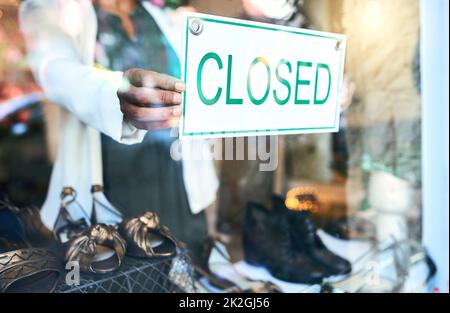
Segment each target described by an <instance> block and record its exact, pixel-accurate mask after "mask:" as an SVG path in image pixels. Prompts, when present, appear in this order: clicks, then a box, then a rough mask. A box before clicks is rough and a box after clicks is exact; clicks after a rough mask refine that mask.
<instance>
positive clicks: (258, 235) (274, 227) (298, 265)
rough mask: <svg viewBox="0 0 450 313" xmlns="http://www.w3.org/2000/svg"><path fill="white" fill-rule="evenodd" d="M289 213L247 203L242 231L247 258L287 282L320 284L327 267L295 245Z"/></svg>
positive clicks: (250, 262) (249, 261) (251, 262)
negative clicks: (280, 212) (299, 250)
mask: <svg viewBox="0 0 450 313" xmlns="http://www.w3.org/2000/svg"><path fill="white" fill-rule="evenodd" d="M286 216H287V215H285V214H278V212H277V211H275V210H270V209H266V208H265V207H264V206H262V205H259V204H257V203H252V202H250V203H248V204H247V208H246V213H245V221H244V231H243V244H244V253H245V260H246V261H247V263H249V264H252V265H260V266H264V267H266V268H267V269H268V270H269V271H270V273H271V274H272V275H273V276H274V277H276V278H278V279H281V280H284V281H288V282H294V283H302V284H317V283H321V281H322V279H323V278H324V276H325V275H324V271H325V269H324V268H323V267H322V266H321V265H320V264H318V263H315V262H313V261H312V260H311V258H310V257H309V256H308V255H306V254H304V253H300V252H298V251H297V250H296V249H295V248H294V246H293V241H292V238H291V234H290V228H289V224H288V222H287V219H286Z"/></svg>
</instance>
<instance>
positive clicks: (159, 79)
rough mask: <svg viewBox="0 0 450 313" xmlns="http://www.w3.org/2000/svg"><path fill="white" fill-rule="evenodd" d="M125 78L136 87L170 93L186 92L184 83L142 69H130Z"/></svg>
mask: <svg viewBox="0 0 450 313" xmlns="http://www.w3.org/2000/svg"><path fill="white" fill-rule="evenodd" d="M127 77H128V79H129V80H130V82H131V84H132V85H134V86H136V87H149V88H160V89H164V90H170V91H178V92H183V91H185V90H186V88H185V85H184V83H183V82H182V81H181V80H179V79H177V78H175V77H172V76H169V75H166V74H161V73H157V72H152V71H145V70H142V69H130V70H128V71H127Z"/></svg>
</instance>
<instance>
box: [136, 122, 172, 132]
mask: <svg viewBox="0 0 450 313" xmlns="http://www.w3.org/2000/svg"><path fill="white" fill-rule="evenodd" d="M132 124H133V125H134V126H135V127H136V128H138V129H144V130H156V129H167V128H174V127H177V126H178V124H177V123H174V122H172V121H167V122H148V123H145V122H132Z"/></svg>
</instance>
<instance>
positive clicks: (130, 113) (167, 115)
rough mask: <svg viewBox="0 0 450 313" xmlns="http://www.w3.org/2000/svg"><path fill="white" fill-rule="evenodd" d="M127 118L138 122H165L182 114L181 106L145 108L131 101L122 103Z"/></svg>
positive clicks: (122, 109)
mask: <svg viewBox="0 0 450 313" xmlns="http://www.w3.org/2000/svg"><path fill="white" fill-rule="evenodd" d="M120 109H121V111H122V113H123V114H124V116H125V118H126V119H128V120H131V121H136V122H164V121H167V120H170V119H172V118H178V117H180V116H181V108H180V107H173V108H172V107H170V108H144V107H139V106H136V105H133V104H130V103H124V104H121V106H120Z"/></svg>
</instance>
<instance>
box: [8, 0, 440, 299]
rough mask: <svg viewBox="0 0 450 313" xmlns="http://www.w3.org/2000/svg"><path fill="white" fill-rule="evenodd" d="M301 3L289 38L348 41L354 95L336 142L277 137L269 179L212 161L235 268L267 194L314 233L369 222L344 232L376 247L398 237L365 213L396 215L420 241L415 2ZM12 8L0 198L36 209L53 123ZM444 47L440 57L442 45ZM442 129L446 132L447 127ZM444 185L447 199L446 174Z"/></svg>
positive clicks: (219, 220)
mask: <svg viewBox="0 0 450 313" xmlns="http://www.w3.org/2000/svg"><path fill="white" fill-rule="evenodd" d="M432 2H433V1H432ZM300 3H301V7H300V9H299V12H300V14H301V16H302V19H301V22H299V23H298V26H302V27H308V28H312V29H317V30H323V31H330V32H336V33H343V34H345V35H346V36H347V38H348V45H347V57H346V66H345V72H346V73H345V74H346V77H347V79H348V81H349V82H350V83H351V86H352V88H354V90H355V92H354V95H353V100H352V101H351V102H352V103H351V105H350V106H349V108H348V109H347V110H346V111H345V112H344V113H343V115H342V121H341V125H342V126H341V131H340V132H339V133H338V134H316V135H300V136H283V137H280V144H281V151H280V163H279V168H278V170H277V171H276V172H275V173H272V174H270V175H269V174H267V175H265V174H261V173H258V171H257V170H256V168H257V167H256V166H255V165H254V162H250V161H220V162H219V163H218V164H217V168H218V170H219V172H220V181H221V185H220V190H219V195H218V199H219V200H218V204H217V208H216V209H215V210H214V211H213V212H212V213H210V216H212V217H211V218H210V223H211V224H212V226H211V228H212V229H213V230H212V231H213V232H217V233H219V234H221V235H222V236H224V237H225V238H226V240H227V241H228V242H229V244H230V246H231V247H233V246H234V247H236V248H235V249H233V248H231V250H232V251H233V258H235V259H236V260H239V259H240V258H242V252H241V251H240V249H239V247H240V242H239V240H240V233H241V231H242V229H241V228H242V225H241V224H242V222H241V221H242V214H243V211H244V207H245V204H246V203H247V201H249V200H255V199H257V200H259V201H262V202H264V197H267V196H270V195H271V194H272V193H281V194H286V193H287V192H288V191H289V190H292V188H309V189H307V190H312V192H313V193H314V194H315V196H316V197H317V200H318V202H319V204H320V210H319V212H318V214H317V216H318V218H317V220H318V223H328V222H329V221H338V220H340V219H341V218H347V220H348V218H349V217H353V216H356V215H358V216H360V217H362V218H364V219H365V220H366V221H370V223H371V224H372V225H373V228H374V230H372V232H370V233H367V231H368V229H369V230H370V228H367V227H366V228H365V229H364V231H366V233H365V234H359V233H358V229H357V228H358V227H359V226H361V225H350V224H348V225H349V226H348V227H350V228H352V227H353V228H354V229H352V231H353V235H354V236H366V237H378V238H380V237H382V236H383V231H386V232H389V231H390V230H389V227H394V228H395V227H397V226H387V224H383V223H385V220H383V216H381V217H380V215H379V214H378V215H377V214H376V212H377V210H378V211H382V210H384V209H386V208H387V209H390V208H391V207H394V211H395V210H396V209H397V210H398V212H401V214H402V218H401V220H400V221H398V222H399V223H403V224H402V225H404V226H403V229H401V230H395V231H394V230H392V231H394V232H401V233H402V234H401V236H402V237H406V238H411V239H415V240H419V241H420V240H421V238H423V236H424V235H423V231H424V230H423V225H424V222H423V207H424V206H423V204H424V200H423V193H422V188H423V179H422V177H423V175H422V174H423V171H424V169H423V168H422V164H423V153H422V152H421V151H422V144H423V142H422V138H423V137H422V135H423V134H422V122H423V105H422V95H421V86H423V84H421V61H420V60H421V56H420V51H421V49H420V31H421V29H420V28H421V27H420V25H421V5H420V1H419V0H395V1H389V0H364V1H362V0H304V1H301V2H300ZM18 4H19V1H16V0H0V189H1V190H3V191H4V192H5V193H6V194H7V195H8V197H9V198H10V199H11V200H12V201H13V202H14V203H16V204H17V205H21V206H22V205H30V204H35V205H41V204H42V203H43V201H44V199H45V195H46V190H47V187H48V181H49V177H50V172H51V167H52V161H53V160H54V158H55V151H56V148H55V142H54V141H55V139H54V137H55V136H56V135H57V134H55V131H53V129H55V128H54V125H51V123H46V121H51V119H52V116H51V114H52V113H51V110H48V108H49V107H51V106H52V104H49V103H46V101H45V99H44V96H43V95H42V93H41V91H40V89H39V87H38V86H37V85H36V84H35V83H34V81H33V77H32V74H31V73H30V71H29V69H28V67H27V62H26V59H25V49H24V43H23V40H22V37H21V34H20V30H19V26H18V19H17V14H18ZM188 5H190V6H192V7H194V8H195V10H197V11H199V12H203V13H209V14H215V15H220V16H228V17H237V18H244V17H245V12H244V8H243V3H242V1H241V0H191V1H188ZM447 8H448V5H447ZM422 19H423V17H422ZM447 27H448V13H447ZM442 31H443V34H444V31H445V30H442ZM446 32H447V34H448V29H447V30H446ZM444 45H445V43H444ZM446 45H447V53H448V40H447V42H446ZM422 51H424V48H422ZM444 76H445V73H444ZM428 78H429V79H431V78H432V77H431V76H430V75H429V76H428ZM436 79H437V77H436ZM447 81H448V63H447ZM447 100H448V90H447ZM443 104H444V103H435V105H436V106H442V105H443ZM447 106H448V102H447ZM47 111H48V112H47ZM46 112H47V113H46ZM447 112H448V108H447ZM446 127H447V131H448V119H447V125H446ZM447 139H448V135H447ZM444 157H445V156H444ZM447 161H448V146H447ZM444 172H445V171H444ZM443 184H444V185H445V182H444V183H443ZM446 184H447V187H448V167H447V182H446ZM446 197H447V204H445V203H443V202H440V206H441V207H440V208H434V210H436V211H439V212H444V213H445V212H447V213H446V214H447V221H448V193H447V196H446ZM439 214H440V213H439ZM440 216H441V215H440ZM444 216H445V214H444ZM435 220H436V219H435ZM438 220H439V219H438ZM323 221H326V222H323ZM381 225H384V226H381ZM361 227H362V226H361ZM446 227H447V228H445V227H444V228H443V230H442V231H444V233H440V234H435V235H431V236H429V238H430V239H428V240H430V241H434V240H435V239H433V238H439V237H444V238H445V236H447V237H446V238H447V252H446V256H445V255H444V256H443V257H444V259H445V257H446V258H447V259H446V261H445V260H444V264H445V262H447V274H444V281H445V280H447V287H446V288H447V291H448V222H447V226H446ZM445 231H447V233H446V234H445ZM425 237H426V236H425ZM445 275H446V276H445ZM445 277H447V278H445ZM444 285H445V284H444ZM441 286H443V285H441Z"/></svg>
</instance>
